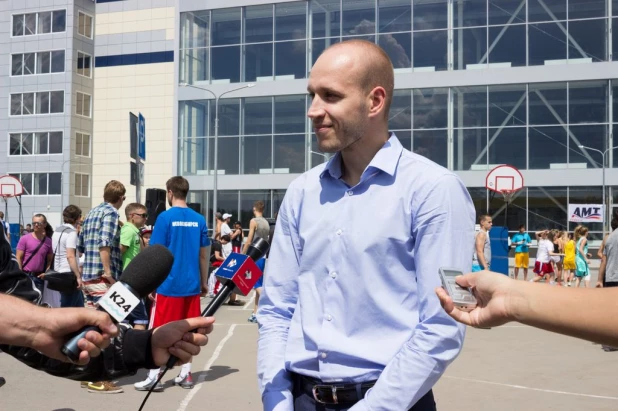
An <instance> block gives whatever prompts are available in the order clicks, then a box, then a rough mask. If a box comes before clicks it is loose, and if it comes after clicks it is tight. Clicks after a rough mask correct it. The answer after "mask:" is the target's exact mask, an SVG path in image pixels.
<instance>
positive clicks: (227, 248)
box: [221, 213, 244, 305]
mask: <svg viewBox="0 0 618 411" xmlns="http://www.w3.org/2000/svg"><path fill="white" fill-rule="evenodd" d="M221 218H222V219H223V224H221V237H223V236H224V235H227V236H229V237H230V239H231V238H232V234H233V232H232V229H231V228H230V221H231V219H232V214H230V213H224V214H223V215H222V216H221ZM221 246H222V247H221V248H222V249H223V258H227V256H228V255H230V254H231V253H232V242H231V241H229V242H227V243H225V244H224V243H223V242H221ZM228 305H244V302H243V301H241V300H239V299H238V297H237V295H236V293H232V294H231V295H230V300H229V301H228Z"/></svg>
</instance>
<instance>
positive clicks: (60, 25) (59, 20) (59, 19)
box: [52, 10, 67, 33]
mask: <svg viewBox="0 0 618 411" xmlns="http://www.w3.org/2000/svg"><path fill="white" fill-rule="evenodd" d="M66 24H67V12H66V11H65V10H56V11H54V13H53V17H52V31H53V32H54V33H58V32H60V31H65V30H66Z"/></svg>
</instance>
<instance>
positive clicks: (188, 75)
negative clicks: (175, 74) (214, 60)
mask: <svg viewBox="0 0 618 411" xmlns="http://www.w3.org/2000/svg"><path fill="white" fill-rule="evenodd" d="M208 50H209V49H207V48H199V49H184V50H179V53H180V81H181V82H186V83H187V84H193V83H195V82H197V81H205V80H208V78H209V77H208Z"/></svg>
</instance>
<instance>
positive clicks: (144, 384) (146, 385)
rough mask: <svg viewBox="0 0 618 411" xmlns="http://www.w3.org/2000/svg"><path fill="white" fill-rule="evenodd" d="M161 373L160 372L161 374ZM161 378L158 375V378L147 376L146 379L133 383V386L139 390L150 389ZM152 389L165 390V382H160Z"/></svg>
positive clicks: (156, 390)
mask: <svg viewBox="0 0 618 411" xmlns="http://www.w3.org/2000/svg"><path fill="white" fill-rule="evenodd" d="M160 375H161V374H159V376H160ZM158 379H159V378H158V377H157V378H156V379H150V378H149V377H146V379H145V380H144V381H140V382H136V383H135V384H133V388H135V389H136V390H137V391H150V388H151V387H152V386H153V385H155V384H156V382H157V380H158ZM152 391H154V392H162V391H163V384H161V382H159V383H158V384H157V385H156V386H155V387H154V388H153V389H152Z"/></svg>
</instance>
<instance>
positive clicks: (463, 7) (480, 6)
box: [453, 0, 487, 27]
mask: <svg viewBox="0 0 618 411" xmlns="http://www.w3.org/2000/svg"><path fill="white" fill-rule="evenodd" d="M453 6H454V8H453V20H454V21H453V25H454V26H455V27H472V26H486V25H487V1H486V0H454V1H453Z"/></svg>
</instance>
